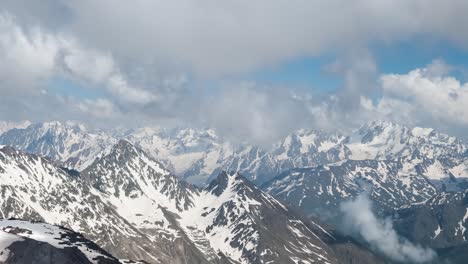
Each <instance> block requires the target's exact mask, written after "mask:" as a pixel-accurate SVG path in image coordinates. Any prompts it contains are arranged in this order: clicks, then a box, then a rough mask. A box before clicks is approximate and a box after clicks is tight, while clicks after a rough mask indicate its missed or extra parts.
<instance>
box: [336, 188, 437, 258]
mask: <svg viewBox="0 0 468 264" xmlns="http://www.w3.org/2000/svg"><path fill="white" fill-rule="evenodd" d="M341 211H342V213H343V214H344V219H343V223H344V226H345V229H346V230H347V231H350V232H352V233H357V234H359V235H360V236H361V237H362V238H363V239H364V240H365V241H367V242H368V243H369V244H370V245H371V246H373V247H375V248H376V249H377V250H378V251H380V252H382V253H383V254H385V255H386V256H388V257H389V258H391V259H393V260H395V261H399V262H411V263H425V262H428V261H431V260H433V259H434V258H435V257H436V253H435V252H434V251H433V250H432V249H429V248H424V247H421V246H420V245H416V244H413V243H411V242H410V241H408V240H407V239H406V238H403V237H401V236H399V235H398V234H397V232H396V231H395V229H394V228H393V224H392V222H391V220H390V219H379V218H378V217H377V216H376V215H375V214H374V213H373V212H372V203H371V201H370V200H369V198H368V196H367V194H365V193H363V194H360V195H359V196H358V197H356V198H355V199H354V200H351V201H346V202H344V203H342V204H341Z"/></svg>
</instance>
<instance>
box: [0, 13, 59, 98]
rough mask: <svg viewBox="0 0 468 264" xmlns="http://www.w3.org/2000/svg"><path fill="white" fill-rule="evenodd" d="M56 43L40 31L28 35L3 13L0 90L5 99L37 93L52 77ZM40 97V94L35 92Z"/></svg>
mask: <svg viewBox="0 0 468 264" xmlns="http://www.w3.org/2000/svg"><path fill="white" fill-rule="evenodd" d="M58 50H59V47H58V43H57V39H56V38H55V37H54V36H49V35H45V34H44V33H43V32H42V30H41V29H40V28H36V27H35V28H32V29H30V31H29V32H28V33H26V32H25V31H24V30H23V29H22V28H21V27H19V26H18V25H17V24H16V23H15V21H14V19H13V17H12V16H10V15H8V14H2V13H0V89H1V90H2V92H3V95H6V94H10V93H13V92H14V93H17V92H24V91H27V92H34V90H33V89H31V88H32V87H36V86H37V84H38V83H41V82H44V81H47V79H48V78H49V77H50V76H51V75H52V74H53V71H54V67H55V55H56V54H57V52H58ZM36 92H37V93H38V92H39V91H36Z"/></svg>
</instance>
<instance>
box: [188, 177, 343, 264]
mask: <svg viewBox="0 0 468 264" xmlns="http://www.w3.org/2000/svg"><path fill="white" fill-rule="evenodd" d="M181 215H182V218H181V223H182V225H183V226H185V228H186V230H187V233H188V234H189V235H190V236H193V237H194V238H195V237H196V236H197V234H194V233H193V230H197V231H196V232H197V233H198V232H199V231H200V230H202V231H203V232H204V236H205V237H206V239H207V240H208V241H209V243H210V245H211V247H213V249H214V250H215V251H219V252H222V253H223V254H224V255H226V256H227V257H229V258H231V259H233V260H235V261H237V262H239V263H285V264H286V263H291V264H292V263H337V258H336V256H335V255H334V253H333V251H332V250H331V249H330V248H329V246H328V245H327V244H326V243H325V242H323V241H322V240H321V239H320V238H319V237H318V235H317V234H315V233H314V232H313V231H312V230H311V229H310V228H309V227H308V226H307V224H305V223H304V222H303V221H302V220H301V219H300V218H299V217H298V216H297V215H296V214H295V213H293V212H291V211H289V209H288V208H286V207H285V206H284V205H282V204H281V203H280V202H278V201H277V200H276V199H274V198H273V197H272V196H270V195H268V194H266V193H264V192H262V191H260V190H259V189H258V188H256V187H255V186H254V185H253V184H252V183H250V182H248V181H247V180H246V179H245V178H243V177H242V176H240V175H239V174H228V173H225V172H222V173H221V174H220V175H219V176H218V177H217V178H216V179H215V180H214V181H213V182H211V184H210V185H209V186H208V187H207V188H206V189H205V190H203V191H202V192H201V193H200V195H199V196H198V197H197V199H196V200H195V204H194V207H193V208H191V209H190V210H187V211H185V212H184V213H182V214H181ZM273 230H274V232H272V231H273Z"/></svg>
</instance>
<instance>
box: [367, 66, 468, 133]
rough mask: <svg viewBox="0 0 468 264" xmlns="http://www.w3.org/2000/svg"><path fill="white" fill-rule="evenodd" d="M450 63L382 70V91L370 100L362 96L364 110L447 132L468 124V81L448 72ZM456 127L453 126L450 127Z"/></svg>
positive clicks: (375, 115)
mask: <svg viewBox="0 0 468 264" xmlns="http://www.w3.org/2000/svg"><path fill="white" fill-rule="evenodd" d="M450 69H453V67H452V66H449V65H446V64H445V63H443V62H442V61H440V60H436V61H434V63H432V64H430V65H428V66H427V67H425V68H421V69H415V70H412V71H410V72H408V73H407V74H383V75H382V76H381V78H380V84H381V87H382V92H383V95H382V97H381V98H379V99H377V100H375V102H372V101H371V100H370V99H369V98H367V97H363V99H362V104H361V105H362V106H363V109H364V110H365V111H368V112H374V117H386V118H390V119H394V120H397V121H400V122H405V123H409V124H412V125H414V124H416V125H423V126H429V127H436V128H439V129H441V130H442V131H445V132H449V131H447V130H451V129H452V128H454V127H458V128H462V127H466V126H468V108H467V107H466V106H467V105H468V84H467V83H461V82H460V81H459V80H457V79H456V78H454V77H452V76H449V72H450ZM453 130H456V129H453Z"/></svg>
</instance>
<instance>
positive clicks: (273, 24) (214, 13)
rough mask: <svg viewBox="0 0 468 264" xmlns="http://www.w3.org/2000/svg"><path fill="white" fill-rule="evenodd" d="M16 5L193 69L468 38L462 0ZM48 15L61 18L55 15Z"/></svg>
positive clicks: (40, 18) (127, 53)
mask: <svg viewBox="0 0 468 264" xmlns="http://www.w3.org/2000/svg"><path fill="white" fill-rule="evenodd" d="M16 2H17V1H11V0H9V1H8V0H7V1H6V3H5V4H4V5H3V7H4V8H5V9H7V10H11V12H14V13H15V14H17V15H18V16H19V17H20V19H21V21H25V22H24V23H41V24H43V25H45V26H46V27H48V28H52V29H54V30H56V29H61V30H64V31H67V32H72V33H73V34H74V35H76V36H77V38H79V39H80V40H82V41H83V42H84V43H85V44H86V45H87V46H90V47H93V48H96V49H99V50H110V51H111V52H112V53H113V55H114V56H115V57H116V58H118V60H119V61H121V62H122V63H135V62H137V63H143V64H151V65H158V66H159V68H162V69H168V68H177V69H179V70H180V69H182V71H189V72H195V73H197V74H207V75H217V74H226V73H236V72H250V71H252V70H254V69H258V68H262V67H270V66H271V65H275V64H278V63H281V62H284V61H287V60H290V59H293V58H297V57H301V56H317V55H321V54H323V53H324V52H329V51H335V50H348V51H355V50H356V49H359V48H360V47H365V46H367V44H368V43H371V42H372V43H373V42H376V41H377V42H381V43H394V42H398V41H402V40H403V41H404V40H407V39H410V38H412V37H414V36H420V35H427V36H429V37H431V38H435V39H444V40H448V41H450V42H452V43H454V44H456V45H459V46H460V47H462V48H468V35H467V34H464V33H463V32H461V31H460V30H457V28H458V26H459V25H463V24H467V22H468V18H467V17H466V16H465V12H464V10H466V9H467V8H468V3H467V2H466V1H463V0H451V1H449V2H441V1H425V0H415V1H404V0H397V1H389V0H385V1H378V2H376V1H372V0H359V1H352V2H350V1H345V0H330V1H326V2H325V3H324V2H323V1H320V0H309V1H306V0H300V1H296V2H294V3H291V2H289V1H275V2H271V1H267V0H259V1H255V2H252V1H247V0H241V1H236V2H234V3H232V2H224V1H223V2H220V1H214V0H209V1H203V2H198V1H193V0H182V1H178V2H177V3H173V2H168V1H160V0H157V1H153V0H138V1H118V2H115V1H112V0H98V1H94V0H80V1H77V0H72V1H59V0H56V1H53V0H47V1H45V4H44V5H42V6H40V7H38V8H37V12H32V11H31V10H29V12H28V11H25V10H24V9H25V8H20V4H18V3H16ZM23 6H25V5H23ZM51 13H53V14H65V15H57V18H55V20H53V19H51V18H50V17H51V16H50V14H51ZM54 23H55V24H54ZM58 25H60V26H58ZM351 53H352V52H351Z"/></svg>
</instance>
